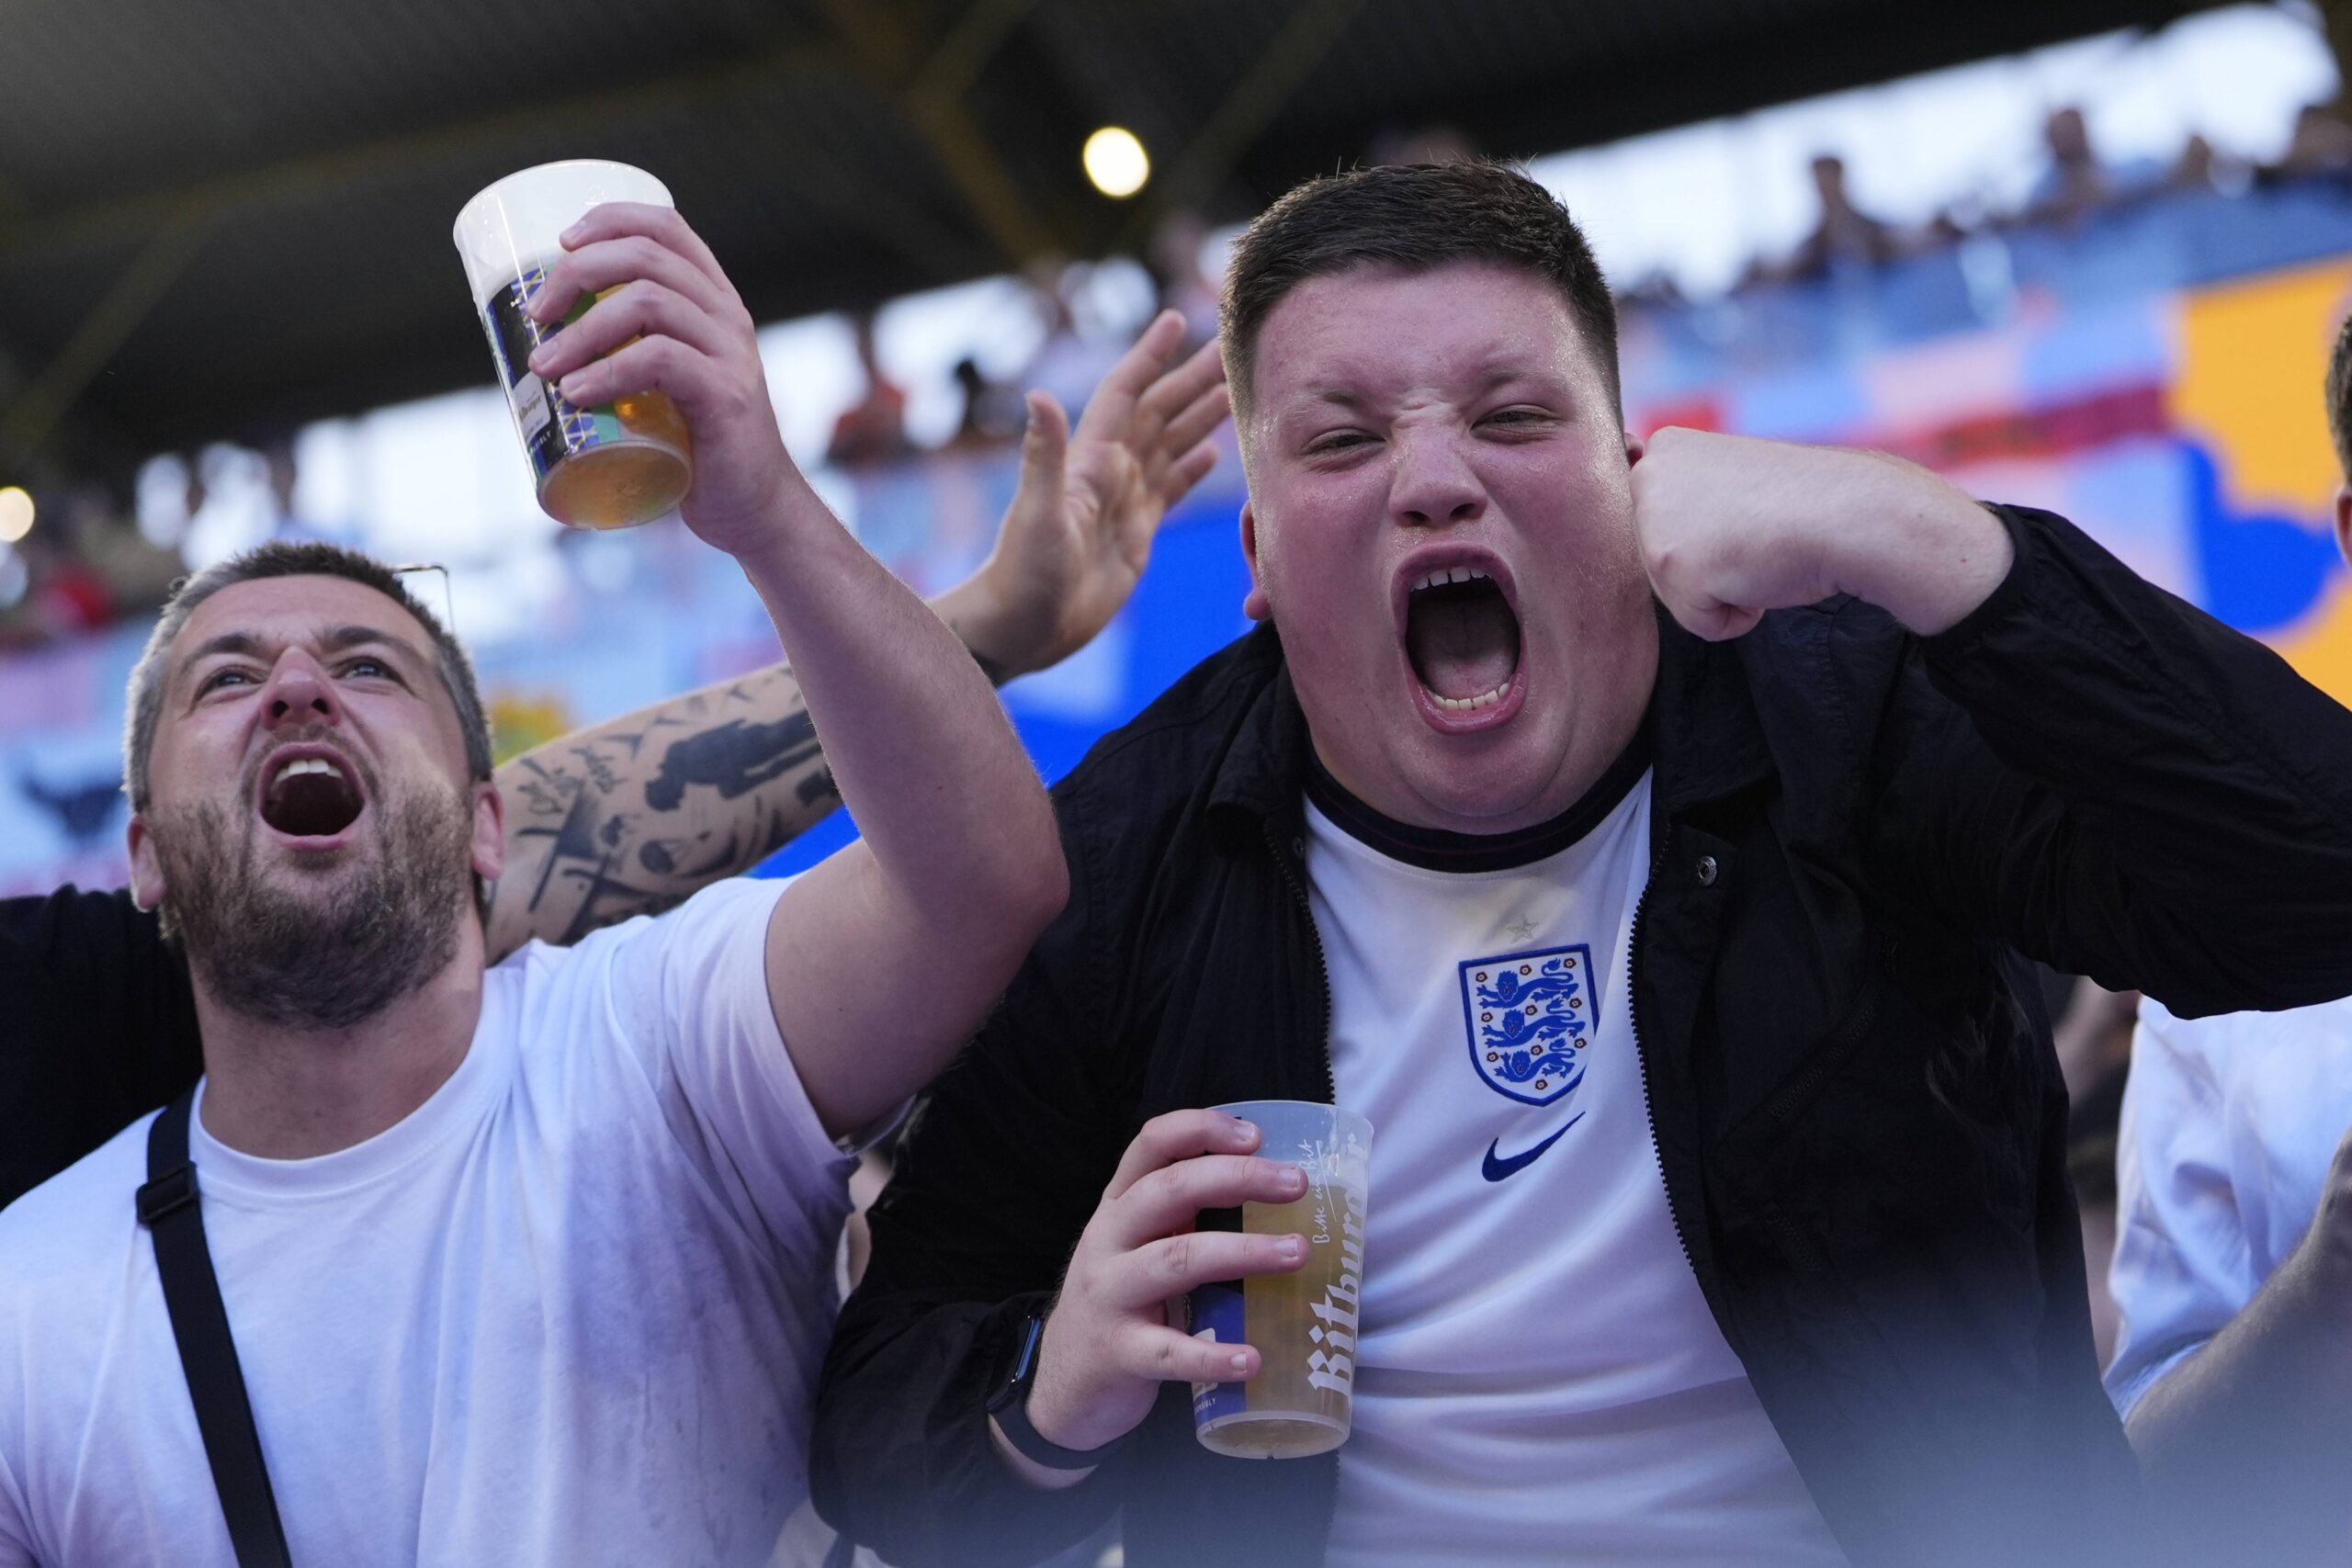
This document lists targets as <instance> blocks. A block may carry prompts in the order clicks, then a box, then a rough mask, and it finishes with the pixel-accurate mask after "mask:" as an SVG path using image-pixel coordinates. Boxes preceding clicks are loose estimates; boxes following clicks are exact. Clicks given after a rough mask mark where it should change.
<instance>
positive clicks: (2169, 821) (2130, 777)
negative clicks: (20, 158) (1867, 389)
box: [1634, 431, 2352, 1017]
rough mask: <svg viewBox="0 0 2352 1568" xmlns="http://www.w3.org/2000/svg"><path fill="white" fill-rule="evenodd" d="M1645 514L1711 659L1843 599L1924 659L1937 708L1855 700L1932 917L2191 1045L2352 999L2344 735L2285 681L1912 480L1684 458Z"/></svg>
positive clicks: (2269, 657)
mask: <svg viewBox="0 0 2352 1568" xmlns="http://www.w3.org/2000/svg"><path fill="white" fill-rule="evenodd" d="M1634 494H1635V498H1636V513H1637V518H1638V522H1639V525H1640V528H1641V532H1642V536H1643V545H1644V547H1645V552H1646V553H1647V556H1648V562H1649V566H1650V572H1651V581H1652V583H1653V584H1654V585H1655V586H1656V587H1657V592H1658V596H1659V598H1660V599H1661V600H1662V601H1664V603H1665V604H1666V605H1667V606H1668V609H1670V610H1671V611H1672V612H1673V613H1674V614H1675V615H1676V616H1677V617H1678V618H1679V620H1680V621H1681V622H1682V623H1683V625H1684V626H1688V627H1689V628H1690V629H1691V630H1692V631H1694V632H1697V633H1699V634H1700V635H1702V636H1707V637H1736V636H1739V635H1741V634H1742V633H1744V632H1745V631H1747V629H1748V628H1749V627H1751V626H1754V625H1755V624H1756V623H1757V621H1758V619H1759V618H1760V616H1761V615H1762V614H1763V613H1764V612H1765V611H1768V610H1772V609H1777V608H1782V607H1787V606H1795V605H1808V604H1815V602H1816V601H1819V600H1823V599H1826V598H1827V597H1828V596H1829V595H1832V594H1837V593H1841V592H1842V593H1850V594H1852V595H1853V596H1854V597H1855V598H1858V599H1860V600H1862V601H1864V602H1866V603H1867V604H1873V605H1876V606H1878V607H1879V608H1880V609H1882V610H1884V611H1886V612H1887V613H1889V614H1890V615H1893V616H1894V618H1895V619H1896V620H1897V621H1898V622H1900V623H1901V624H1902V625H1903V626H1905V627H1906V628H1907V629H1908V630H1909V631H1911V632H1912V633H1914V634H1916V636H1915V637H1913V638H1912V639H1911V640H1910V642H1909V644H1908V645H1907V649H1906V651H1905V658H1906V659H1907V660H1912V661H1915V662H1916V664H1917V669H1918V673H1919V674H1921V675H1923V676H1924V677H1925V679H1924V680H1922V681H1904V682H1897V683H1895V684H1894V685H1893V686H1890V687H1888V688H1886V689H1881V690H1863V689H1860V688H1857V689H1853V690H1851V691H1850V692H1849V694H1848V695H1847V698H1846V700H1848V701H1849V702H1851V703H1853V704H1855V705H1872V708H1873V709H1874V710H1875V711H1877V712H1878V713H1879V715H1880V716H1879V718H1878V721H1877V726H1876V728H1877V733H1878V735H1879V736H1880V742H1879V750H1878V752H1877V754H1876V755H1875V756H1874V757H1873V758H1872V759H1871V765H1872V766H1873V767H1875V768H1876V769H1877V770H1878V771H1879V776H1878V777H1877V778H1876V779H1875V780H1874V782H1873V785H1872V791H1871V800H1872V804H1873V806H1874V808H1875V811H1876V815H1877V819H1878V822H1879V829H1880V843H1879V846H1878V847H1879V858H1880V860H1881V862H1882V863H1883V866H1884V867H1885V869H1886V872H1887V874H1888V876H1889V879H1890V882H1891V883H1893V884H1896V885H1899V886H1901V887H1902V888H1903V890H1904V892H1905V895H1906V896H1907V897H1911V898H1913V899H1916V900H1917V903H1918V905H1920V906H1921V907H1925V908H1934V909H1939V910H1941V911H1943V912H1944V913H1945V914H1946V916H1947V917H1948V918H1949V919H1951V921H1952V922H1953V923H1954V924H1956V925H1959V926H1961V927H1962V928H1964V929H1967V930H1971V931H1977V932H1981V933H1983V934H1985V935H1986V936H1989V937H1995V938H1997V939H1999V940H2002V941H2005V942H2009V943H2010V944H2011V945H2013V946H2016V947H2018V948H2019V949H2020V950H2022V951H2023V952H2025V953H2028V954H2030V956H2032V957H2036V958H2040V959H2041V960H2043V961H2044V962H2046V963H2048V964H2052V966H2053V967H2055V968H2058V969H2060V970H2063V971H2065V972H2068V973H2072V974H2077V975H2088V976H2092V977H2093V978H2094V979H2096V980H2098V982H2099V984H2101V985H2103V986H2105V987H2108V988H2109V990H2132V989H2138V990H2144V991H2146V992H2147V993H2148V994H2149V995H2151V996H2154V997H2156V998H2159V999H2160V1000H2162V1001H2163V1002H2164V1003H2165V1005H2167V1006H2168V1007H2170V1008H2171V1009H2172V1010H2173V1011H2175V1012H2177V1013H2179V1014H2181V1015H2182V1016H2184V1017H2194V1016H2201V1015H2203V1014H2206V1013H2213V1012H2227V1011H2233V1010H2240V1009H2245V1008H2282V1007H2296V1006H2301V1005H2303V1004H2306V1003H2311V1002H2318V1001H2324V1000H2329V999H2332V998H2335V997H2339V996H2342V995H2345V994H2346V992H2348V991H2352V946H2347V945H2346V943H2345V942H2343V941H2342V940H2341V934H2340V933H2342V932H2344V931H2346V930H2352V713H2347V712H2346V710H2345V709H2344V708H2343V707H2342V706H2340V705H2337V704H2336V703H2335V702H2334V701H2333V700H2331V699H2330V698H2329V697H2328V696H2327V694H2324V693H2323V692H2321V691H2319V690H2318V689H2317V688H2316V687H2313V686H2312V685H2311V684H2310V683H2309V682H2305V681H2303V680H2302V679H2301V677H2300V676H2298V675H2297V674H2296V673H2295V672H2294V671H2292V670H2291V669H2290V668H2289V667H2288V666H2287V664H2286V662H2285V661H2284V660H2281V659H2279V658H2278V655H2277V654H2275V653H2273V652H2271V651H2270V650H2269V649H2266V648H2264V647H2263V646H2262V645H2261V644H2260V643H2257V642H2256V641H2254V640H2253V639H2252V638H2250V637H2245V636H2243V635H2241V634H2240V633H2237V632H2235V631H2233V630H2231V629H2230V628H2228V627H2226V626H2222V625H2221V624H2220V623H2218V622H2216V621H2215V620H2213V618H2212V617H2211V616H2210V615H2205V614H2203V613H2202V612H2201V611H2199V610H2197V609H2195V608H2194V607H2192V606H2190V605H2188V604H2184V603H2182V602H2181V601H2180V600H2178V599H2177V598H2174V597H2173V596H2172V595H2170V594H2168V593H2165V592H2163V591H2162V590H2160V589H2158V588H2156V587H2154V586H2153V585H2152V584H2150V583H2147V582H2145V581H2142V580H2141V579H2140V578H2139V577H2137V576H2135V575H2134V574H2133V573H2132V572H2131V570H2130V569H2129V568H2127V567H2125V566H2124V565H2123V564H2122V563H2121V562H2120V561H2118V560H2117V559H2116V558H2114V557H2113V556H2111V555H2109V553H2108V552H2107V551H2105V550H2104V549H2101V548H2100V547H2098V545H2097V544H2096V543H2094V542H2093V541H2092V540H2091V539H2090V538H2089V537H2088V536H2086V535H2084V534H2083V533H2082V532H2081V530H2079V529H2077V528H2075V527H2074V526H2073V525H2070V524H2068V523H2066V522H2065V521H2064V520H2063V519H2061V518H2057V517H2052V516H2050V515H2049V514H2047V513H2028V512H2025V511H2022V510H2020V509H2018V508H2003V509H2000V510H1998V511H1996V510H1994V509H1991V508H1987V507H1985V506H1981V505H1979V504H1977V503H1976V502H1972V501H1970V500H1969V499H1968V498H1967V497H1965V496H1964V495H1962V493H1961V492H1959V491H1955V490H1953V489H1952V488H1951V486H1950V485H1948V484H1946V483H1945V482H1944V481H1943V480H1941V479H1938V478H1937V477H1936V476H1934V475H1933V474H1930V473H1928V472H1927V471H1926V470H1924V469H1921V468H1916V467H1914V466H1913V465H1911V464H1908V463H1905V462H1901V461H1898V460H1897V459H1894V458H1891V457H1882V456H1879V455H1876V454H1871V453H1860V452H1846V451H1838V450H1833V449H1829V448H1808V447H1799V446H1786V445H1783V444H1781V443H1778V442H1769V441H1754V440H1747V439H1745V438H1742V437H1737V436H1727V435H1711V434H1698V433H1694V432H1687V431H1664V432H1660V433H1659V434H1658V435H1657V437H1655V438H1654V439H1653V440H1652V442H1651V444H1650V446H1649V449H1648V454H1647V456H1646V457H1644V458H1643V459H1642V461H1641V462H1640V463H1639V464H1638V465H1637V466H1636V468H1634ZM1836 614H1837V615H1838V616H1840V617H1843V618H1844V624H1846V625H1852V626H1860V624H1861V622H1862V620H1863V619H1865V618H1867V613H1866V612H1858V611H1856V610H1855V609H1854V607H1853V606H1851V605H1847V606H1844V607H1843V608H1839V609H1838V610H1837V611H1836ZM1823 625H1824V626H1828V625H1829V623H1827V622H1824V623H1823ZM1825 635H1826V636H1827V637H1838V636H1840V635H1843V634H1842V632H1841V631H1839V630H1838V629H1834V628H1833V629H1830V630H1827V631H1826V633H1825ZM1833 646H1834V645H1833ZM1821 662H1822V664H1823V665H1824V666H1825V667H1828V666H1832V665H1834V664H1835V662H1836V660H1834V658H1832V657H1830V656H1828V655H1826V654H1825V655H1824V657H1823V658H1822V660H1821Z"/></svg>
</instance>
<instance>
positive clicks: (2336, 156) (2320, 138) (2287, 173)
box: [2267, 104, 2352, 179]
mask: <svg viewBox="0 0 2352 1568" xmlns="http://www.w3.org/2000/svg"><path fill="white" fill-rule="evenodd" d="M2347 167H2352V125H2346V123H2345V122H2344V118H2343V117H2342V116H2341V115H2339V114H2337V113H2336V110H2335V106H2334V105H2333V104H2306V105H2304V106H2303V109H2302V112H2301V114H2298V115H2297V116H2296V117H2295V133H2294V135H2293V136H2292V137H2290V139H2289V140H2288V142H2287V151H2286V152H2284V153H2282V154H2280V156H2279V159H2278V163H2277V164H2275V165H2274V166H2273V167H2272V168H2271V169H2270V170H2268V171H2267V172H2268V173H2270V174H2272V175H2279V176H2284V177H2286V178H2289V179H2297V178H2301V177H2303V176H2305V175H2328V174H2335V173H2337V172H2339V171H2341V170H2343V169H2346V168H2347Z"/></svg>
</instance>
